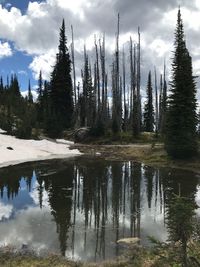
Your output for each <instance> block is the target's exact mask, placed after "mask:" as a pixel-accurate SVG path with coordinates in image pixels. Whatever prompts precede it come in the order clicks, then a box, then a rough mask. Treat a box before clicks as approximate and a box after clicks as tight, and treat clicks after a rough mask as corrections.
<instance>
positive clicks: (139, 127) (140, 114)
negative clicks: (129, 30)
mask: <svg viewBox="0 0 200 267" xmlns="http://www.w3.org/2000/svg"><path fill="white" fill-rule="evenodd" d="M140 64H141V54H140V28H139V27H138V45H137V109H138V111H137V113H138V118H137V130H138V134H139V133H140V132H141V125H142V111H141V95H140V82H141V70H140Z"/></svg>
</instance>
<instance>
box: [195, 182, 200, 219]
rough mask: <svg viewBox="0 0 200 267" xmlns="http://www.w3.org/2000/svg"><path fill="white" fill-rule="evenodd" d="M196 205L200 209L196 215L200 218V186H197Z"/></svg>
mask: <svg viewBox="0 0 200 267" xmlns="http://www.w3.org/2000/svg"><path fill="white" fill-rule="evenodd" d="M195 201H196V204H197V205H198V206H199V208H198V209H197V210H196V213H197V215H198V216H200V186H199V185H198V186H197V192H196V196H195Z"/></svg>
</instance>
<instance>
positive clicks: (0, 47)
mask: <svg viewBox="0 0 200 267" xmlns="http://www.w3.org/2000/svg"><path fill="white" fill-rule="evenodd" d="M12 54H13V53H12V49H11V47H10V44H9V43H8V42H4V43H2V42H1V41H0V59H1V58H4V57H10V56H12Z"/></svg>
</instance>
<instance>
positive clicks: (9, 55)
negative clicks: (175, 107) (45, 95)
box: [0, 0, 200, 99]
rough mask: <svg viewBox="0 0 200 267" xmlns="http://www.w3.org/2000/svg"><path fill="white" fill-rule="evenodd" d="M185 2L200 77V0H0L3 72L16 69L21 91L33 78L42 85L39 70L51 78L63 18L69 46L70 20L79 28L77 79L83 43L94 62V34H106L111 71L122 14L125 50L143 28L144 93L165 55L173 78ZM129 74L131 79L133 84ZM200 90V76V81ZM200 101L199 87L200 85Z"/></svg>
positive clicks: (0, 62) (0, 71) (0, 63)
mask: <svg viewBox="0 0 200 267" xmlns="http://www.w3.org/2000/svg"><path fill="white" fill-rule="evenodd" d="M179 5H181V13H182V18H183V21H184V29H185V33H186V40H187V46H188V48H189V51H190V52H191V55H192V58H193V66H194V75H197V76H198V75H200V46H199V44H200V34H199V32H200V20H199V17H200V5H199V0H190V1H188V0H168V1H166V0H152V1H148V0H140V1H138V0H123V1H122V0H73V1H72V0H43V1H36V0H31V1H29V0H0V75H2V76H3V78H4V80H5V81H6V77H7V75H10V74H11V73H13V72H14V73H16V74H17V75H18V78H19V82H20V85H21V90H22V91H26V90H27V87H28V80H29V79H30V80H31V84H32V87H33V88H35V87H36V86H37V79H38V74H39V71H40V70H42V73H43V77H44V79H49V77H50V73H51V71H52V66H53V65H54V64H55V55H56V52H57V47H58V39H59V28H60V25H61V23H62V19H63V18H64V19H65V23H66V35H67V39H68V47H70V44H71V24H72V25H73V27H74V38H75V61H76V72H77V80H78V79H80V76H81V68H82V64H83V46H84V43H85V44H86V48H87V50H88V52H89V54H90V55H91V65H92V66H93V63H94V62H93V61H94V56H92V55H93V52H94V35H96V37H97V38H100V37H101V36H102V34H103V33H104V32H105V34H106V56H107V62H108V64H107V67H106V68H107V72H108V75H109V74H110V72H111V69H110V63H111V59H112V55H113V52H114V49H115V32H116V21H117V14H118V12H119V13H120V49H121V51H122V49H123V46H124V47H125V51H127V55H126V59H127V68H128V65H129V55H128V51H129V43H128V42H129V39H130V36H132V39H133V42H137V29H138V26H140V29H141V57H142V92H143V95H145V87H146V81H147V75H148V72H149V70H152V72H153V70H154V66H156V67H157V70H158V72H160V73H162V72H163V62H164V59H165V60H166V63H167V76H168V78H169V79H170V73H171V72H170V71H171V58H172V51H173V40H174V29H175V25H176V18H177V9H178V6H179ZM129 78H130V77H127V81H128V82H129ZM197 82H198V88H199V87H200V86H199V78H198V80H197ZM198 98H199V99H200V90H199V89H198Z"/></svg>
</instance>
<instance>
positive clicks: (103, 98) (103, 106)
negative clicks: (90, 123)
mask: <svg viewBox="0 0 200 267" xmlns="http://www.w3.org/2000/svg"><path fill="white" fill-rule="evenodd" d="M99 48H100V59H101V89H102V94H101V102H102V103H101V112H102V122H104V124H106V117H107V116H106V105H107V104H106V102H107V100H106V97H107V96H106V93H105V82H106V73H105V34H104V35H103V41H102V43H101V40H99Z"/></svg>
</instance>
